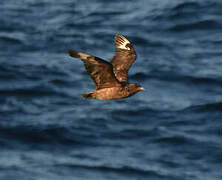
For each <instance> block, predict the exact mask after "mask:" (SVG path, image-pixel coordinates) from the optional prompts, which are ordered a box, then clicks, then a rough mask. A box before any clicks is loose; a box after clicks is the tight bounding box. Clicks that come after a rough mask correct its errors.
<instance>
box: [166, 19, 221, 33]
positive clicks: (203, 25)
mask: <svg viewBox="0 0 222 180" xmlns="http://www.w3.org/2000/svg"><path fill="white" fill-rule="evenodd" d="M221 27H222V26H221V24H219V23H218V22H217V21H215V20H202V21H198V22H195V23H187V24H179V25H175V26H173V27H170V28H169V30H170V31H175V32H183V31H188V30H201V31H203V30H210V29H220V28H221Z"/></svg>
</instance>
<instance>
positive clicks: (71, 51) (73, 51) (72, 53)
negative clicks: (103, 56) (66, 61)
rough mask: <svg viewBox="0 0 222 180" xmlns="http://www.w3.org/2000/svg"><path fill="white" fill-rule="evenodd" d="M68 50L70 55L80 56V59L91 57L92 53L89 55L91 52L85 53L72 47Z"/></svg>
mask: <svg viewBox="0 0 222 180" xmlns="http://www.w3.org/2000/svg"><path fill="white" fill-rule="evenodd" d="M67 52H68V53H69V55H70V56H71V57H74V58H79V59H83V60H86V59H87V58H89V57H91V55H89V54H85V53H82V52H79V51H75V50H71V49H67Z"/></svg>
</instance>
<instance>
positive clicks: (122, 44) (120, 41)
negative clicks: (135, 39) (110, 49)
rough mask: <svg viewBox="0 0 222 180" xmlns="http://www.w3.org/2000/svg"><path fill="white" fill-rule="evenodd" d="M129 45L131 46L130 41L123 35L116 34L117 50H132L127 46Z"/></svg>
mask: <svg viewBox="0 0 222 180" xmlns="http://www.w3.org/2000/svg"><path fill="white" fill-rule="evenodd" d="M127 44H130V41H128V40H127V39H126V38H125V37H124V36H122V35H121V34H116V36H115V46H116V48H119V49H126V50H130V47H127V46H126V45H127Z"/></svg>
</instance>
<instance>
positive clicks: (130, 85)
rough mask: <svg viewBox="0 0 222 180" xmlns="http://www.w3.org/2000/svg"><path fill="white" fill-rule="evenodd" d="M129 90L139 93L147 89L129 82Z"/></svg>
mask: <svg viewBox="0 0 222 180" xmlns="http://www.w3.org/2000/svg"><path fill="white" fill-rule="evenodd" d="M129 90H130V92H132V93H137V92H139V91H145V90H146V89H145V88H144V87H142V86H140V85H139V84H137V83H133V84H129Z"/></svg>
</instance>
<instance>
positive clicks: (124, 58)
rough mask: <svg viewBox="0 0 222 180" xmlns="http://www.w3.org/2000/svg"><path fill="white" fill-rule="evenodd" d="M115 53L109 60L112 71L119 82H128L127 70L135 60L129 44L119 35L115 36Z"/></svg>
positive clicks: (133, 50) (132, 49) (133, 51)
mask: <svg viewBox="0 0 222 180" xmlns="http://www.w3.org/2000/svg"><path fill="white" fill-rule="evenodd" d="M115 46H116V52H115V54H114V56H113V59H112V60H111V64H112V65H113V71H114V74H115V76H116V78H117V79H118V80H119V81H120V82H128V70H129V68H130V67H131V65H132V64H133V62H134V61H135V60H136V52H135V49H134V48H133V46H132V44H131V42H130V41H129V40H127V39H126V38H125V37H124V36H122V35H120V34H116V35H115Z"/></svg>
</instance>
